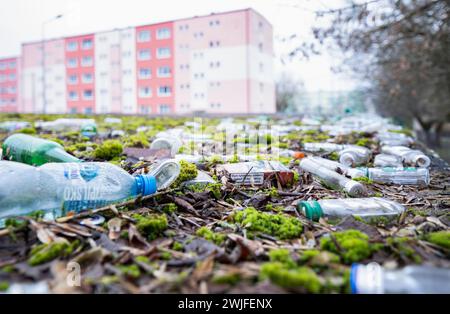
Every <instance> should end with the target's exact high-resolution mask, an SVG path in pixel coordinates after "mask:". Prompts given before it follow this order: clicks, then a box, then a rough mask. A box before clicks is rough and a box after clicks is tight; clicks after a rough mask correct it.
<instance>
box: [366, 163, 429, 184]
mask: <svg viewBox="0 0 450 314" xmlns="http://www.w3.org/2000/svg"><path fill="white" fill-rule="evenodd" d="M367 177H368V178H369V179H370V180H372V181H374V182H377V183H387V184H408V185H428V184H429V183H430V173H429V171H428V169H427V168H413V167H407V168H403V167H384V168H368V169H367Z"/></svg>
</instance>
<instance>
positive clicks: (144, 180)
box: [135, 175, 157, 196]
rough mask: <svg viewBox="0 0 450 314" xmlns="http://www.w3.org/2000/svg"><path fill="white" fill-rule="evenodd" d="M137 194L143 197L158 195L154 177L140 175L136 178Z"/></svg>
mask: <svg viewBox="0 0 450 314" xmlns="http://www.w3.org/2000/svg"><path fill="white" fill-rule="evenodd" d="M135 179H136V186H137V194H141V195H142V196H146V195H151V194H154V193H156V190H157V186H156V178H155V177H153V176H148V175H147V176H146V175H139V176H137V177H136V178H135Z"/></svg>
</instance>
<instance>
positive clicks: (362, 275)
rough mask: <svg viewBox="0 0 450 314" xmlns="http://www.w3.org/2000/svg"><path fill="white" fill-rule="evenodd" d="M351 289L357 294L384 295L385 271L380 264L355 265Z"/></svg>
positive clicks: (351, 274) (352, 269) (351, 275)
mask: <svg viewBox="0 0 450 314" xmlns="http://www.w3.org/2000/svg"><path fill="white" fill-rule="evenodd" d="M350 287H351V290H352V293H355V294H357V293H358V294H360V293H361V294H380V293H384V287H383V269H382V268H381V266H380V265H379V264H378V263H370V264H367V265H361V264H353V265H352V268H351V271H350Z"/></svg>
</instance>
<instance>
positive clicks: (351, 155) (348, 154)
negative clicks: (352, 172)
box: [339, 145, 371, 167]
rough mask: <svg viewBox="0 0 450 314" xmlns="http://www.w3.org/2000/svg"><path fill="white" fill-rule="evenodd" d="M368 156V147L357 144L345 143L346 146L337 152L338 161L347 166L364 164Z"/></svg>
mask: <svg viewBox="0 0 450 314" xmlns="http://www.w3.org/2000/svg"><path fill="white" fill-rule="evenodd" d="M370 157H371V152H370V149H368V148H366V147H363V146H357V145H346V147H345V148H344V149H343V150H341V151H340V152H339V162H340V163H341V164H343V165H346V166H347V167H355V166H359V165H363V164H366V163H367V162H368V161H369V159H370Z"/></svg>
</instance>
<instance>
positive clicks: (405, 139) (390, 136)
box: [377, 132, 414, 146]
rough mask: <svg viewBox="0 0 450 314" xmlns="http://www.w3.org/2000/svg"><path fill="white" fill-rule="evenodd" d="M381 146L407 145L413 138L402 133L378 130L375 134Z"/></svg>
mask: <svg viewBox="0 0 450 314" xmlns="http://www.w3.org/2000/svg"><path fill="white" fill-rule="evenodd" d="M377 139H378V140H379V142H380V144H381V145H382V146H385V145H386V146H409V145H411V144H412V143H414V140H413V139H412V138H411V137H409V136H406V135H405V134H402V133H393V132H380V133H378V135H377Z"/></svg>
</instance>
